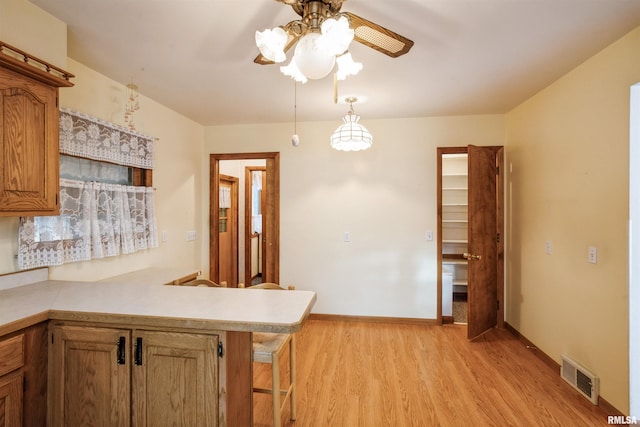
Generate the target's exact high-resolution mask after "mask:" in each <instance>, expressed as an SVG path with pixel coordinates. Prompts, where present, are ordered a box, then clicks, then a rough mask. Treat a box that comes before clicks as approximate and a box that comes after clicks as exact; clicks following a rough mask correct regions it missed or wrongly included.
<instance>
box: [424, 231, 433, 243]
mask: <svg viewBox="0 0 640 427" xmlns="http://www.w3.org/2000/svg"><path fill="white" fill-rule="evenodd" d="M424 238H425V239H427V241H429V242H430V241H432V240H433V231H431V230H428V231H427V232H426V233H425V234H424Z"/></svg>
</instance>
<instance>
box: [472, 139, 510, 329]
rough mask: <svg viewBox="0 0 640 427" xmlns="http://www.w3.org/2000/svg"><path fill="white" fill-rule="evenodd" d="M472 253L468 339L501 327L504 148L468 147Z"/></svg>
mask: <svg viewBox="0 0 640 427" xmlns="http://www.w3.org/2000/svg"><path fill="white" fill-rule="evenodd" d="M468 155H469V158H468V164H469V185H468V189H469V190H468V191H469V193H468V202H469V214H468V215H469V230H468V235H469V246H468V250H469V253H468V254H467V256H466V258H467V259H468V275H469V285H468V295H467V301H468V305H467V337H468V338H469V339H473V338H475V337H477V336H479V335H481V334H482V333H484V332H486V331H487V330H489V329H491V328H493V327H494V326H496V325H497V324H498V319H499V313H498V308H499V301H498V300H499V299H501V298H500V297H499V289H498V288H500V291H501V290H502V284H500V286H499V281H500V280H502V273H501V270H502V253H501V248H502V243H501V240H502V218H501V214H502V208H501V206H502V194H501V193H502V185H499V181H500V179H499V178H500V176H499V169H500V165H501V164H502V147H476V146H472V145H470V146H469V147H468Z"/></svg>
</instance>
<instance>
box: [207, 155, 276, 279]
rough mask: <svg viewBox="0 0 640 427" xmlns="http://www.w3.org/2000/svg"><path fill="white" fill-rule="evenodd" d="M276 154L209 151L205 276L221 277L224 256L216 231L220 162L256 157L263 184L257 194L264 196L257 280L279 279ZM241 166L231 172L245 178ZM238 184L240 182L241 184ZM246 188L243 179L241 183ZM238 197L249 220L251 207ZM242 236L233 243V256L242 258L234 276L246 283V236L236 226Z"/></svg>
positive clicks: (221, 164)
mask: <svg viewBox="0 0 640 427" xmlns="http://www.w3.org/2000/svg"><path fill="white" fill-rule="evenodd" d="M279 158H280V156H279V153H272V152H267V153H233V154H226V153H225V154H211V155H210V171H209V183H210V194H209V201H210V202H209V277H210V278H211V280H213V281H218V282H219V281H220V280H221V271H222V270H221V268H220V262H221V260H223V259H225V256H223V254H221V249H220V242H221V237H220V232H221V228H220V227H221V225H220V224H221V223H220V212H221V211H220V200H221V197H220V194H221V192H220V189H221V185H220V182H221V181H220V179H221V175H224V174H223V173H222V172H221V171H222V170H223V166H224V164H225V163H227V162H233V161H253V163H256V162H255V161H257V160H262V162H258V163H260V164H262V165H263V166H262V167H263V169H264V172H265V174H264V181H263V188H262V190H261V194H262V195H264V198H263V200H262V202H261V204H260V210H261V216H262V219H261V225H262V227H261V228H262V229H261V230H260V231H261V239H260V240H261V246H262V247H261V251H260V257H261V268H260V269H261V271H260V280H261V281H264V282H276V283H277V282H278V281H279V274H280V271H279V270H280V268H279V260H280V253H279V252H280V236H279V230H280V227H279V224H280V160H279ZM244 171H245V168H244V166H243V167H242V172H241V173H237V174H235V175H236V176H238V175H243V176H242V180H244V179H245V176H244V174H245V172H244ZM241 186H242V185H241ZM244 188H246V183H245V185H244ZM239 199H241V201H242V203H241V206H242V208H241V209H240V210H241V212H240V213H239V216H240V217H241V218H243V219H244V221H243V222H244V223H245V224H246V221H247V215H248V216H249V221H251V218H250V217H251V211H250V210H249V212H247V209H246V207H245V206H244V204H245V203H244V200H245V199H246V198H245V197H244V196H241V197H239ZM240 228H241V230H243V231H241V234H242V237H240V243H241V244H240V245H238V246H237V251H238V252H239V253H237V254H236V259H242V260H243V261H241V262H239V263H238V267H237V269H238V277H239V279H240V280H238V281H239V282H242V283H245V284H246V285H249V284H250V283H251V282H250V281H247V278H249V280H250V279H251V273H249V275H247V273H246V269H245V267H246V265H245V259H246V245H245V241H246V236H245V233H246V231H244V230H245V228H246V227H245V226H241V227H240ZM228 285H229V286H230V287H236V286H237V282H235V283H228Z"/></svg>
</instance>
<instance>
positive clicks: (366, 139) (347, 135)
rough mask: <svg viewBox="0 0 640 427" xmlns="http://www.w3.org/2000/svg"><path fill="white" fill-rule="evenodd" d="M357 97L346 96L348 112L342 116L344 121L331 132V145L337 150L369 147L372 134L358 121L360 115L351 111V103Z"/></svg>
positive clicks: (371, 141)
mask: <svg viewBox="0 0 640 427" xmlns="http://www.w3.org/2000/svg"><path fill="white" fill-rule="evenodd" d="M357 100H358V99H357V98H347V99H346V100H345V101H347V102H348V103H349V104H350V108H349V112H348V113H347V114H346V115H345V116H344V117H343V118H342V121H343V122H344V123H343V124H341V125H340V126H338V128H337V129H336V130H335V131H333V133H332V134H331V138H330V142H331V147H332V148H333V149H335V150H339V151H361V150H366V149H368V148H371V146H372V145H373V135H371V132H369V131H368V130H367V128H365V127H364V126H362V125H361V124H360V123H358V121H359V120H360V116H358V115H356V114H355V113H354V111H353V103H354V102H356V101H357Z"/></svg>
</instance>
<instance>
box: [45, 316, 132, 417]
mask: <svg viewBox="0 0 640 427" xmlns="http://www.w3.org/2000/svg"><path fill="white" fill-rule="evenodd" d="M50 334H51V340H50V343H51V344H50V345H51V347H50V351H51V358H50V361H51V364H50V365H49V372H50V376H49V379H50V383H49V422H50V425H51V426H54V427H63V426H93V427H111V426H129V425H130V421H131V410H130V408H131V405H130V401H131V399H130V397H131V395H130V380H131V372H130V355H131V352H130V349H129V343H130V338H129V337H130V331H128V330H122V329H111V328H92V327H81V326H54V327H53V328H51V332H50Z"/></svg>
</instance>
